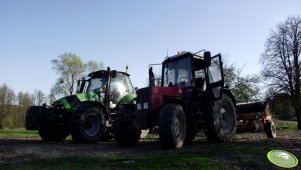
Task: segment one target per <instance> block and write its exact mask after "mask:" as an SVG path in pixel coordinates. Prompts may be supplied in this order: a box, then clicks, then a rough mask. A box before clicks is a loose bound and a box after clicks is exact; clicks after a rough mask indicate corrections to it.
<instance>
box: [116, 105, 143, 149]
mask: <svg viewBox="0 0 301 170" xmlns="http://www.w3.org/2000/svg"><path fill="white" fill-rule="evenodd" d="M134 111H135V105H132V104H128V105H122V106H121V107H120V109H119V111H118V113H117V116H116V118H115V119H114V122H113V131H114V139H115V141H116V143H117V144H118V145H119V146H135V145H136V144H137V143H138V141H139V139H140V134H141V131H140V130H139V129H135V128H134V127H133V126H132V122H131V119H130V118H131V115H132V113H133V112H134Z"/></svg>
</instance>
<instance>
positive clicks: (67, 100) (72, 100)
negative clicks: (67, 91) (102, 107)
mask: <svg viewBox="0 0 301 170" xmlns="http://www.w3.org/2000/svg"><path fill="white" fill-rule="evenodd" d="M101 100H102V97H101V96H99V95H98V94H97V93H94V92H89V93H77V94H75V95H71V96H66V97H63V98H60V99H58V100H56V101H55V102H54V106H57V105H63V107H64V109H66V110H67V111H68V112H73V111H75V110H76V108H77V107H79V106H80V104H81V103H82V102H85V101H91V102H98V103H100V102H101Z"/></svg>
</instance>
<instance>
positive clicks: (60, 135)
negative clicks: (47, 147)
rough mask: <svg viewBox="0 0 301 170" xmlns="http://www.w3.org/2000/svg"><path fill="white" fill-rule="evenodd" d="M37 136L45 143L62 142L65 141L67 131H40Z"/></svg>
mask: <svg viewBox="0 0 301 170" xmlns="http://www.w3.org/2000/svg"><path fill="white" fill-rule="evenodd" d="M39 135H40V137H41V138H42V139H43V140H44V141H45V142H62V141H64V140H65V139H66V137H67V136H68V135H69V133H68V131H67V130H62V131H58V130H45V129H40V130H39Z"/></svg>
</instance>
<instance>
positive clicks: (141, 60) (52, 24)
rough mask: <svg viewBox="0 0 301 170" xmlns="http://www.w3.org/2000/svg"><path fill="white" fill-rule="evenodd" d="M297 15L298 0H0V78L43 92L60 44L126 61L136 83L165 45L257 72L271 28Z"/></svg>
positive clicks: (112, 62)
mask: <svg viewBox="0 0 301 170" xmlns="http://www.w3.org/2000/svg"><path fill="white" fill-rule="evenodd" d="M296 15H299V16H300V15H301V1H300V0H265V1H263V0H231V1H230V0H223V1H222V0H220V1H217V0H213V1H212V0H211V1H209V0H208V1H205V0H186V1H184V0H164V1H162V0H152V1H146V0H145V1H141V0H127V1H122V0H115V1H114V0H113V1H104V0H97V1H96V0H89V1H80V0H48V1H46V0H24V1H20V0H0V59H1V60H0V61H1V62H0V63H1V64H0V84H2V83H6V84H7V85H8V86H10V87H11V88H12V89H13V90H14V91H15V92H16V93H17V92H19V91H23V92H32V91H33V90H34V89H39V90H42V91H43V92H44V93H46V94H48V93H49V91H50V88H51V86H52V85H53V84H54V82H55V80H56V79H57V78H58V75H57V74H56V73H55V71H54V70H52V66H51V62H50V61H51V60H52V59H55V58H56V57H57V56H59V55H60V54H63V53H65V52H73V53H75V54H77V55H79V56H80V57H81V58H82V60H83V61H84V62H87V61H89V60H95V61H103V63H104V64H105V65H106V66H110V67H111V68H112V69H118V70H125V65H126V64H128V65H129V73H130V74H131V79H132V83H133V84H134V85H135V86H137V87H143V86H145V84H146V80H147V75H148V70H147V69H148V64H151V63H160V62H162V61H163V59H164V58H165V57H166V54H167V50H168V53H169V55H174V54H176V52H177V51H192V52H196V51H198V50H201V49H206V50H209V51H211V52H212V54H215V53H222V54H225V55H227V56H228V57H227V60H228V62H229V63H235V64H236V65H237V66H238V67H243V66H244V65H245V66H244V70H243V71H244V74H258V73H259V72H260V70H261V66H260V64H259V61H258V60H259V57H260V55H261V54H262V53H263V50H264V44H265V40H266V39H267V37H268V36H269V34H270V32H271V29H274V28H275V27H276V25H277V24H279V23H280V22H283V21H285V19H286V18H287V17H288V16H296Z"/></svg>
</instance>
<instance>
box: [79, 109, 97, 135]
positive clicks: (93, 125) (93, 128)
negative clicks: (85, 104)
mask: <svg viewBox="0 0 301 170" xmlns="http://www.w3.org/2000/svg"><path fill="white" fill-rule="evenodd" d="M83 125H84V133H85V134H86V135H87V136H95V135H97V134H98V132H99V130H100V120H99V117H98V116H97V115H96V114H93V113H91V114H89V115H87V116H86V119H85V121H84V124H83Z"/></svg>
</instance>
